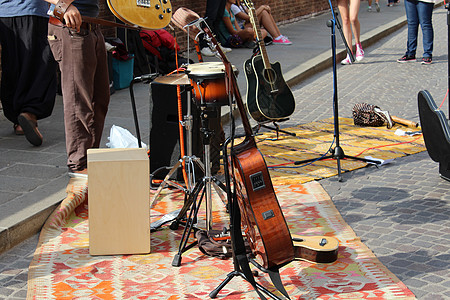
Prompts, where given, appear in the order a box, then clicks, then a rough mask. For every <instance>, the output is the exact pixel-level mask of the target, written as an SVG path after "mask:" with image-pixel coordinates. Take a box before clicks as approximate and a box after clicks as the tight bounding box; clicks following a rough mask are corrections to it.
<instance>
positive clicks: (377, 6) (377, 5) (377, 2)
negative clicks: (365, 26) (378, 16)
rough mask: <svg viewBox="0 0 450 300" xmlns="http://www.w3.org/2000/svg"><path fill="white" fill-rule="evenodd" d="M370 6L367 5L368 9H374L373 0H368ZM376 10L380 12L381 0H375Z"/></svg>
mask: <svg viewBox="0 0 450 300" xmlns="http://www.w3.org/2000/svg"><path fill="white" fill-rule="evenodd" d="M368 2H369V6H368V7H367V11H372V0H368ZM375 10H376V11H377V12H380V3H379V0H375Z"/></svg>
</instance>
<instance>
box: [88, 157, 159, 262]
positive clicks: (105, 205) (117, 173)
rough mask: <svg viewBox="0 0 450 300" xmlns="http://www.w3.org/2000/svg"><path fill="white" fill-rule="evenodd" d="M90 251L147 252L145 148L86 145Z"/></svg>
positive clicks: (107, 253) (148, 239) (147, 223)
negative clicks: (87, 147)
mask: <svg viewBox="0 0 450 300" xmlns="http://www.w3.org/2000/svg"><path fill="white" fill-rule="evenodd" d="M87 155H88V172H89V178H88V209H89V253H90V254H91V255H113V254H144V253H150V194H149V192H150V179H149V176H150V171H149V159H148V156H147V153H146V150H145V149H142V148H127V149H117V148H115V149H114V148H113V149H89V150H88V152H87Z"/></svg>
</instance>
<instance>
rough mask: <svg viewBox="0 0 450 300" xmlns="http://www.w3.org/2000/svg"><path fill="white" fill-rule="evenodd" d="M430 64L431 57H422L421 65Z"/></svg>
mask: <svg viewBox="0 0 450 300" xmlns="http://www.w3.org/2000/svg"><path fill="white" fill-rule="evenodd" d="M431 62H432V59H431V57H423V58H422V62H421V64H422V65H431Z"/></svg>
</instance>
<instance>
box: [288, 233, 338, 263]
mask: <svg viewBox="0 0 450 300" xmlns="http://www.w3.org/2000/svg"><path fill="white" fill-rule="evenodd" d="M292 241H293V242H294V252H295V257H296V258H300V259H304V260H307V261H310V262H315V263H332V262H334V261H336V259H337V255H338V248H339V241H338V240H337V239H335V238H333V237H330V236H303V235H295V234H293V235H292Z"/></svg>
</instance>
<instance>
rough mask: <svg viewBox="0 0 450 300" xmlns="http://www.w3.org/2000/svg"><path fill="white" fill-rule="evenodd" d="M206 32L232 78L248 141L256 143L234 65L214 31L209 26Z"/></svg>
mask: <svg viewBox="0 0 450 300" xmlns="http://www.w3.org/2000/svg"><path fill="white" fill-rule="evenodd" d="M203 30H204V32H205V33H206V34H207V35H208V36H209V37H210V38H211V42H212V43H213V44H214V46H215V48H216V50H217V52H218V53H219V55H220V57H221V59H222V62H223V64H224V65H225V79H227V78H230V80H231V82H228V84H230V85H231V90H230V92H231V93H233V94H234V97H235V99H236V104H237V106H238V109H239V114H240V116H241V119H242V125H243V126H244V131H245V138H246V140H247V141H250V142H252V143H255V141H254V139H253V130H252V127H251V126H250V121H249V119H248V117H247V114H246V112H245V108H244V103H243V102H242V97H241V92H240V91H239V87H238V85H237V81H236V76H235V74H234V72H233V66H232V65H231V63H230V62H229V61H228V59H227V57H226V56H225V54H224V53H223V51H222V49H221V48H220V47H218V45H219V43H218V42H217V40H216V38H215V37H214V35H213V33H212V32H211V31H210V30H209V28H208V27H206V28H204V29H203Z"/></svg>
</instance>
